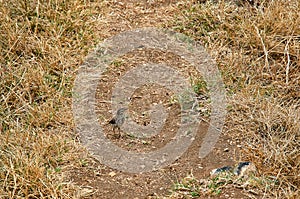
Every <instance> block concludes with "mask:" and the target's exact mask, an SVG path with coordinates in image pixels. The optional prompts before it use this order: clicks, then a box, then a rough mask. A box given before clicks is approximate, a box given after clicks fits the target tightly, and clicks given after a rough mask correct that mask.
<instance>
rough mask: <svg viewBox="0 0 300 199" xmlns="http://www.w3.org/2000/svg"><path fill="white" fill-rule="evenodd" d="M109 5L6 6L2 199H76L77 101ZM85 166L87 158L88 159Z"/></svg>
mask: <svg viewBox="0 0 300 199" xmlns="http://www.w3.org/2000/svg"><path fill="white" fill-rule="evenodd" d="M101 6H102V4H101V3H99V2H98V3H97V5H96V4H93V3H90V2H88V1H83V0H82V1H81V0H74V1H27V0H22V1H18V0H14V1H0V53H1V54H0V75H1V78H0V85H1V86H0V87H1V91H0V94H1V95H0V96H1V99H0V102H1V103H0V198H76V197H79V193H78V187H77V188H76V186H75V185H73V184H72V183H65V182H64V176H63V173H64V171H66V170H67V169H68V167H71V166H72V165H76V164H77V165H78V164H80V158H81V156H82V154H84V153H81V151H82V149H81V148H80V147H79V146H77V145H76V142H75V140H76V137H75V135H74V133H73V121H72V112H71V111H72V109H71V99H72V98H71V97H72V92H71V91H72V86H73V79H74V77H75V73H76V68H77V67H78V65H79V64H80V62H81V60H82V59H83V58H84V56H86V54H87V51H88V50H89V49H92V48H93V46H94V45H95V43H96V40H97V39H99V38H96V37H95V34H93V32H94V29H95V27H94V26H95V21H96V20H95V19H94V18H93V16H96V15H95V13H97V14H101V13H104V10H103V9H102V7H101ZM82 158H83V157H82Z"/></svg>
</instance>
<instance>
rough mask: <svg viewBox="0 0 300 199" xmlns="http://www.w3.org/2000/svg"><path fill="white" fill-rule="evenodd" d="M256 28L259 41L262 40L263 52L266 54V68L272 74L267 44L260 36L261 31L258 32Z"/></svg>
mask: <svg viewBox="0 0 300 199" xmlns="http://www.w3.org/2000/svg"><path fill="white" fill-rule="evenodd" d="M254 27H255V29H256V33H257V35H258V37H259V39H260V42H261V45H262V46H263V50H264V54H265V67H267V68H268V70H269V72H271V70H270V65H269V61H268V56H269V53H268V51H267V48H266V46H265V43H264V40H263V38H262V37H261V35H260V33H259V30H258V28H257V26H254Z"/></svg>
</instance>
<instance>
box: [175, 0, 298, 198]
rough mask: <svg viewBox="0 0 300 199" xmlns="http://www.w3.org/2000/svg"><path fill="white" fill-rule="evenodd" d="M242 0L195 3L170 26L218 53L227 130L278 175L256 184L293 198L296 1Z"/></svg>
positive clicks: (247, 155)
mask: <svg viewBox="0 0 300 199" xmlns="http://www.w3.org/2000/svg"><path fill="white" fill-rule="evenodd" d="M239 2H240V3H238V4H237V3H236V1H219V2H218V3H213V2H211V1H207V2H206V3H198V4H197V3H196V4H194V5H193V6H192V7H191V8H189V9H188V10H185V11H183V12H182V15H181V16H179V17H178V19H177V20H176V22H174V24H173V27H174V29H176V30H178V31H181V32H183V33H185V34H188V35H189V36H191V37H193V38H195V39H196V40H199V41H200V42H201V43H202V44H203V45H204V46H205V47H206V49H208V50H209V52H210V54H211V55H212V56H213V57H214V58H215V59H216V60H217V63H218V66H219V69H220V70H221V72H222V75H223V80H224V83H225V85H226V89H227V92H228V100H229V106H228V118H227V122H226V127H227V133H228V134H230V135H231V136H232V137H233V138H236V139H240V142H242V145H243V151H242V154H241V156H242V157H241V158H242V159H243V160H249V161H252V162H254V163H255V164H256V165H257V167H258V168H259V171H260V172H261V176H273V177H274V179H276V180H275V181H276V182H278V183H277V185H276V186H275V185H274V186H271V187H268V189H267V188H266V187H261V189H262V190H266V192H267V193H268V194H271V195H273V196H272V197H278V198H283V197H285V198H295V197H296V196H297V195H299V194H300V192H299V187H300V181H299V179H300V178H299V176H300V171H299V170H300V141H299V137H300V16H299V13H300V2H299V1H298V0H291V1H283V0H278V1H275V0H274V1H273V0H270V1H261V2H260V4H259V5H258V6H257V5H256V6H255V5H250V4H247V3H246V1H239ZM241 2H242V3H241ZM243 2H244V3H243Z"/></svg>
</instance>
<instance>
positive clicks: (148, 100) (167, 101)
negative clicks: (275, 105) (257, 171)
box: [71, 1, 246, 198]
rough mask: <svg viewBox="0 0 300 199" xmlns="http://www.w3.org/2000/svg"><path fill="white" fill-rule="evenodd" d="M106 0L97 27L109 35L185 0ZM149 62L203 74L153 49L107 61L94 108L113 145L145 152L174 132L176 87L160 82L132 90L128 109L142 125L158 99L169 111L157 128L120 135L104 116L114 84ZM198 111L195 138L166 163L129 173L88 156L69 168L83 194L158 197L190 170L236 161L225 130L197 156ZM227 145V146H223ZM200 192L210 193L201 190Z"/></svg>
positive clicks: (168, 13) (236, 193) (165, 16)
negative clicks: (140, 135)
mask: <svg viewBox="0 0 300 199" xmlns="http://www.w3.org/2000/svg"><path fill="white" fill-rule="evenodd" d="M108 6H109V7H110V9H111V13H110V15H109V16H110V18H108V19H107V23H108V26H107V27H101V30H104V32H105V33H106V34H107V35H113V34H116V33H118V32H120V31H124V30H128V29H133V28H136V27H147V26H156V27H157V26H160V25H162V24H163V22H165V21H167V20H169V19H171V18H173V17H174V14H175V13H176V12H179V11H180V8H182V7H183V6H184V3H180V2H175V1H125V2H121V1H114V2H113V3H109V4H108ZM103 28H104V29H103ZM105 33H104V34H105ZM102 34H103V32H102ZM147 62H148V63H149V62H152V63H164V64H166V65H169V66H172V67H173V68H175V69H176V70H178V71H180V72H181V73H182V75H183V76H184V77H186V78H194V77H197V78H199V77H201V74H199V73H197V71H195V70H194V69H193V68H192V67H191V66H190V65H188V64H187V63H185V62H184V61H182V60H181V59H180V58H179V57H178V56H176V55H173V54H171V53H165V52H159V51H155V50H148V51H136V52H133V53H130V54H127V55H126V56H124V57H122V58H120V59H119V60H116V61H115V62H114V63H113V64H112V65H111V66H110V68H109V70H108V71H107V72H105V73H104V74H103V78H102V80H101V81H100V82H99V85H98V92H97V96H96V97H97V113H98V116H99V122H100V125H101V126H102V127H103V131H104V133H105V135H106V137H107V138H108V139H110V140H111V141H112V142H113V143H114V144H116V145H117V146H119V147H122V148H124V149H126V150H128V151H135V152H149V151H153V150H157V149H159V148H161V147H163V146H164V145H165V144H166V143H168V142H169V141H170V140H171V139H172V138H173V137H174V135H175V133H176V130H177V129H178V123H179V122H180V117H179V113H180V106H179V104H178V103H176V102H174V101H172V99H173V97H174V93H173V92H172V91H170V90H167V89H166V88H163V87H161V86H159V85H155V84H152V85H145V86H143V87H141V88H139V89H138V90H136V91H135V93H134V95H133V96H132V99H131V104H130V106H129V114H130V117H131V118H133V120H134V121H135V122H136V123H138V124H140V125H144V126H146V125H148V124H149V122H150V118H149V115H148V113H147V111H148V110H149V108H150V106H151V105H152V104H154V103H160V104H162V105H163V106H164V107H165V108H166V110H168V113H169V116H168V118H167V120H166V122H165V125H164V127H163V130H162V131H161V133H159V134H158V135H156V136H154V137H151V138H145V139H137V138H135V137H133V136H131V135H130V134H129V133H128V132H120V133H121V136H115V135H116V132H114V131H113V128H112V126H110V125H109V124H108V121H109V120H110V119H111V118H112V117H113V113H112V112H111V103H110V99H111V97H112V88H113V86H114V85H115V83H116V82H117V81H118V79H119V78H120V77H121V76H122V75H124V74H125V73H126V71H128V70H130V69H132V68H133V67H135V66H137V65H138V64H142V63H147ZM204 99H205V100H204V101H202V102H201V103H202V107H205V110H209V103H208V100H207V98H204ZM201 114H202V115H201V117H202V119H203V121H202V122H201V124H200V127H199V130H198V132H197V135H196V137H195V140H194V142H193V143H192V145H191V146H190V147H189V149H188V150H187V151H186V152H185V153H184V154H183V155H182V156H181V157H180V158H179V159H178V160H176V161H175V162H174V163H172V164H171V165H170V166H167V167H165V168H162V169H159V170H156V171H153V172H147V173H142V174H130V173H124V172H121V171H118V170H114V169H111V168H109V167H107V166H105V165H103V164H101V163H99V162H98V161H97V160H95V159H92V158H90V160H89V162H88V163H87V164H86V165H84V166H83V167H80V168H77V169H75V170H73V171H72V173H71V179H72V180H73V181H75V182H76V183H77V184H78V185H80V186H81V187H83V188H84V187H85V188H86V193H85V195H86V196H85V197H83V198H157V197H159V196H166V195H168V194H169V193H170V190H171V189H172V186H173V185H174V184H175V183H177V182H179V181H180V180H181V179H182V178H184V177H186V176H187V175H188V174H191V173H192V174H193V175H194V177H195V178H197V179H201V178H207V177H208V176H209V172H210V171H211V170H212V169H214V168H217V167H220V166H224V165H232V164H234V163H235V160H234V157H236V156H235V154H236V151H235V144H236V143H235V142H234V141H232V139H231V138H230V137H229V136H227V135H222V136H221V137H220V140H219V141H218V143H217V145H216V147H215V149H214V150H213V151H212V152H211V153H210V154H209V155H208V156H207V157H206V158H204V159H199V158H198V152H199V148H200V146H201V143H202V139H203V137H204V136H205V133H206V131H207V128H208V115H209V114H207V112H202V113H201ZM225 148H226V150H224V149H225ZM225 151H226V152H225ZM201 197H202V198H208V197H211V198H214V197H213V196H205V195H202V196H200V198H201ZM224 197H225V198H226V197H227V198H228V197H230V198H243V194H242V191H241V190H236V189H234V188H231V189H227V190H226V191H225V195H224ZM245 197H246V196H245ZM216 198H223V196H221V197H220V196H216Z"/></svg>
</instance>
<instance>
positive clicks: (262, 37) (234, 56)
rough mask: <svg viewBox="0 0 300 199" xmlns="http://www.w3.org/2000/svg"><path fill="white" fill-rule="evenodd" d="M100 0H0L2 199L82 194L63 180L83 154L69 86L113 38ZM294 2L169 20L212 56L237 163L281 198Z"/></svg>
mask: <svg viewBox="0 0 300 199" xmlns="http://www.w3.org/2000/svg"><path fill="white" fill-rule="evenodd" d="M106 3H107V2H102V1H101V2H97V1H96V2H94V1H88V0H73V1H64V0H57V1H54V0H53V1H52V0H50V1H44V0H36V1H28V0H21V1H18V0H12V1H4V0H0V77H1V78H0V88H1V90H0V94H1V98H0V198H79V197H80V195H81V194H82V193H81V192H80V188H79V187H77V186H76V185H74V184H73V183H72V182H66V180H65V178H64V174H65V172H66V171H67V170H69V169H70V168H72V167H73V166H80V165H81V164H82V162H84V160H83V159H84V158H85V154H86V153H85V152H82V151H83V149H82V148H81V147H80V146H78V145H77V144H76V135H74V133H73V132H74V129H73V128H74V127H73V126H74V125H73V120H72V112H71V111H72V110H71V98H72V86H73V80H74V78H75V74H76V69H77V68H78V66H79V64H80V63H81V61H82V59H83V58H84V57H85V56H86V55H87V53H88V51H89V50H91V49H93V47H94V45H95V44H96V43H97V42H99V40H102V39H103V38H102V37H103V35H102V36H101V34H105V35H106V36H107V35H109V34H110V33H108V32H109V31H108V30H107V29H99V27H100V28H105V23H107V21H105V20H107V19H105V18H104V16H105V15H106V14H107V13H106V12H107V10H106V9H107V5H106ZM299 4H300V2H299V1H298V0H290V1H284V0H276V1H275V0H273V1H272V0H269V1H264V3H262V4H261V6H262V8H259V9H257V8H254V7H249V6H246V5H244V6H238V5H236V4H234V3H228V2H227V3H225V2H222V1H221V2H219V3H215V4H214V3H209V2H208V3H206V4H195V5H194V6H192V7H191V8H190V9H189V10H185V11H183V12H182V15H181V16H180V17H179V18H178V19H177V20H176V22H174V23H173V24H171V25H170V24H166V26H168V27H172V28H174V29H177V30H179V31H181V32H184V33H186V34H188V35H190V36H192V37H194V38H195V39H197V40H200V41H202V42H203V45H205V47H206V48H207V49H208V50H209V51H210V53H211V54H212V55H213V56H214V57H215V58H216V60H217V62H218V65H219V67H220V69H221V71H222V73H223V78H224V81H225V84H226V88H227V91H228V94H229V95H228V98H229V101H230V106H229V108H228V109H229V115H228V119H227V129H228V133H229V134H231V135H233V136H235V135H239V137H241V141H243V143H244V145H245V150H244V152H243V153H242V158H243V160H250V161H253V162H254V163H255V164H256V165H257V166H258V168H259V170H260V171H261V174H262V176H264V175H265V176H275V177H276V178H277V179H278V181H279V184H278V185H276V186H272V187H271V188H270V189H268V190H267V192H268V194H273V195H274V196H277V197H278V198H283V197H285V198H293V197H294V198H296V196H297V195H299V194H300V193H299V188H298V187H299V186H300V182H299V179H300V173H299V169H300V165H299V162H300V159H299V158H300V155H299V151H300V150H299V149H300V146H299V145H300V144H299V132H300V126H299V125H300V124H299V120H300V118H299V117H300V114H299V111H300V110H299V109H300V107H299V106H300V102H299V100H300V95H299V94H300V75H299V73H300V72H299V71H300V52H299V51H300V17H299V13H300V5H299ZM113 14H117V12H116V13H112V15H113ZM132 16H134V15H132ZM149 17H151V16H149ZM116 18H117V17H116ZM168 20H169V19H168ZM168 20H165V21H168ZM99 21H100V22H99ZM101 21H102V22H103V23H101ZM161 21H164V20H163V19H162V20H161ZM128 23H129V22H128ZM130 23H132V24H134V23H135V21H134V20H132V21H130ZM141 23H142V22H141ZM99 24H100V25H101V26H99ZM150 24H155V22H153V23H150ZM128 27H129V25H128ZM123 29H126V28H125V27H123ZM110 31H113V28H112V30H110ZM95 33H97V34H95ZM99 33H101V34H99ZM261 189H262V190H263V191H264V190H265V187H261Z"/></svg>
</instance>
